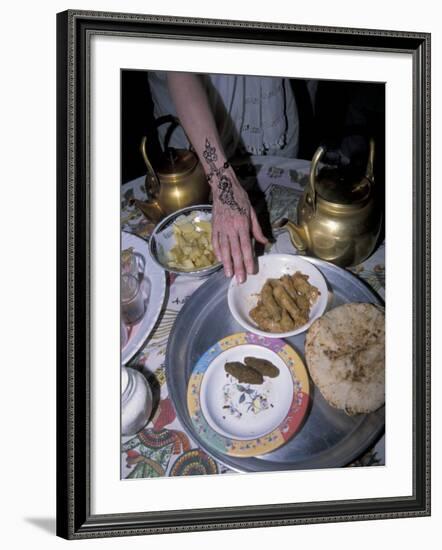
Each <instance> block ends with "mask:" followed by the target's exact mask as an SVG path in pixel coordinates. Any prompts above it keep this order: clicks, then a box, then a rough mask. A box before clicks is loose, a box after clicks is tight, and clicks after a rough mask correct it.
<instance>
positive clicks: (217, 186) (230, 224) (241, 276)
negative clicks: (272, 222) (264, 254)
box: [212, 167, 268, 283]
mask: <svg viewBox="0 0 442 550" xmlns="http://www.w3.org/2000/svg"><path fill="white" fill-rule="evenodd" d="M212 183H213V219H212V245H213V250H214V252H215V254H216V256H217V258H218V260H219V261H222V262H223V265H224V273H225V274H226V276H227V277H232V275H233V274H235V276H236V278H237V280H238V281H239V282H240V283H242V282H244V281H245V279H246V273H248V274H251V273H254V270H255V261H254V255H253V249H252V241H251V236H252V235H253V237H254V238H255V239H256V240H257V241H258V242H260V243H262V244H266V243H267V242H268V240H267V239H266V238H265V236H264V234H263V232H262V230H261V227H260V225H259V222H258V219H257V217H256V213H255V211H254V209H253V208H252V206H251V205H250V201H249V198H248V196H247V193H246V192H245V191H244V189H243V188H242V187H241V185H240V183H239V182H238V180H237V178H236V175H235V172H234V171H233V169H232V168H231V167H228V168H227V169H226V170H225V171H223V174H222V176H221V177H220V178H219V179H218V181H214V182H212Z"/></svg>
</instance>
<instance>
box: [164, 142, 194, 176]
mask: <svg viewBox="0 0 442 550" xmlns="http://www.w3.org/2000/svg"><path fill="white" fill-rule="evenodd" d="M197 164H198V157H197V156H196V154H195V153H194V152H193V151H191V150H189V149H175V148H173V147H169V148H168V149H167V155H165V156H164V158H163V159H162V161H161V162H160V164H159V165H158V166H157V170H156V172H157V175H158V177H159V178H160V179H163V178H164V179H166V180H167V179H176V178H180V177H182V176H185V175H186V174H188V173H189V172H192V171H193V170H194V169H195V167H196V165H197Z"/></svg>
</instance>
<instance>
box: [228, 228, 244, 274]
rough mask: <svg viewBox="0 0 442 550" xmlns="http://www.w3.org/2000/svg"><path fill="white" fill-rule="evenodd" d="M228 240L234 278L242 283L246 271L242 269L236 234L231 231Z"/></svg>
mask: <svg viewBox="0 0 442 550" xmlns="http://www.w3.org/2000/svg"><path fill="white" fill-rule="evenodd" d="M229 242H230V252H231V254H232V258H233V267H234V269H235V276H236V279H237V281H238V282H239V283H243V282H244V281H245V278H246V273H245V271H244V263H243V254H242V251H241V247H240V245H239V238H238V234H237V233H233V234H231V235H229Z"/></svg>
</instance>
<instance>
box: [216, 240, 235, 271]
mask: <svg viewBox="0 0 442 550" xmlns="http://www.w3.org/2000/svg"><path fill="white" fill-rule="evenodd" d="M219 244H220V248H221V260H222V262H223V266H224V273H225V275H226V277H231V276H232V275H233V269H232V257H231V255H230V244H229V239H228V237H227V235H226V234H225V233H221V234H220V236H219Z"/></svg>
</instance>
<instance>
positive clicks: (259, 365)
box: [244, 357, 279, 378]
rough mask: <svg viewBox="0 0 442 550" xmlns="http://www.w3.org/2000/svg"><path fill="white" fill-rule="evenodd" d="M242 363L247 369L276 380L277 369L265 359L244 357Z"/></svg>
mask: <svg viewBox="0 0 442 550" xmlns="http://www.w3.org/2000/svg"><path fill="white" fill-rule="evenodd" d="M244 363H245V364H246V366H247V367H252V369H255V370H257V371H258V372H259V373H261V374H262V375H263V376H269V377H270V378H276V377H277V376H278V374H279V369H278V367H275V365H274V364H273V363H272V362H271V361H267V359H261V358H260V357H244Z"/></svg>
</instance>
